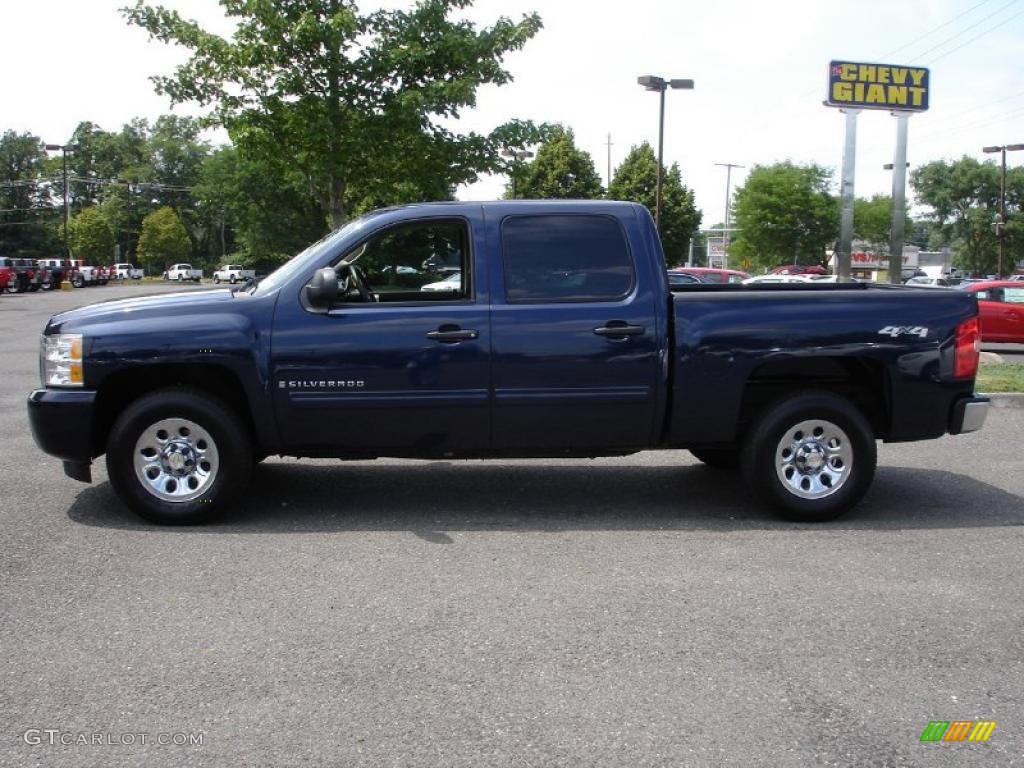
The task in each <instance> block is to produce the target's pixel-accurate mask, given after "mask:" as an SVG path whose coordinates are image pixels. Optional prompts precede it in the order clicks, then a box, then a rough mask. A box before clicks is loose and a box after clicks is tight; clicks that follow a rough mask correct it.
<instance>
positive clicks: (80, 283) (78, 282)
mask: <svg viewBox="0 0 1024 768" xmlns="http://www.w3.org/2000/svg"><path fill="white" fill-rule="evenodd" d="M71 284H72V285H73V286H75V288H84V287H85V278H84V277H82V276H81V275H75V277H74V279H73V280H72V281H71Z"/></svg>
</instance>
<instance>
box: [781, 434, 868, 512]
mask: <svg viewBox="0 0 1024 768" xmlns="http://www.w3.org/2000/svg"><path fill="white" fill-rule="evenodd" d="M775 471H776V473H777V474H778V477H779V481H780V482H781V483H782V484H783V485H784V486H785V488H786V490H788V491H789V492H790V493H792V494H793V495H794V496H797V497H799V498H801V499H821V498H824V497H826V496H831V495H832V494H833V493H835V492H836V491H838V490H839V489H840V488H842V487H843V486H844V485H845V484H846V481H847V480H848V479H849V477H850V473H851V472H852V471H853V446H852V445H851V444H850V438H849V437H847V435H846V433H845V432H844V431H843V430H842V429H841V428H840V427H839V426H837V425H836V424H833V423H832V422H831V421H826V420H825V419H808V420H807V421H801V422H800V423H799V424H794V425H793V426H792V427H790V428H789V429H787V430H786V431H785V432H784V433H783V435H782V438H781V439H780V440H779V443H778V445H777V446H776V448H775Z"/></svg>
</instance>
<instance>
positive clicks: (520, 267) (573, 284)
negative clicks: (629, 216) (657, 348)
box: [501, 214, 635, 304]
mask: <svg viewBox="0 0 1024 768" xmlns="http://www.w3.org/2000/svg"><path fill="white" fill-rule="evenodd" d="M501 242H502V250H503V261H504V272H505V299H506V301H508V302H509V303H513V304H514V303H526V302H567V301H618V300H621V299H624V298H625V297H626V296H628V295H629V293H630V292H631V291H632V290H633V285H634V282H635V272H634V269H633V259H632V256H631V255H630V252H629V246H628V245H627V242H626V235H625V232H623V231H622V227H621V226H620V224H619V223H618V221H616V220H615V219H613V218H611V217H609V216H597V215H558V214H552V215H540V216H509V217H508V218H506V219H505V220H504V221H503V222H502V225H501Z"/></svg>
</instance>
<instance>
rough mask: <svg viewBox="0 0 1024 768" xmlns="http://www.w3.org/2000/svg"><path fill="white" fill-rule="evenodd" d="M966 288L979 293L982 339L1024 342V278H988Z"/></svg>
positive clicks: (965, 289) (965, 288)
mask: <svg viewBox="0 0 1024 768" xmlns="http://www.w3.org/2000/svg"><path fill="white" fill-rule="evenodd" d="M963 290H964V291H968V292H970V293H974V294H977V296H978V316H979V318H980V319H981V340H982V341H990V342H992V341H995V342H1013V343H1015V344H1024V282H1020V281H1017V280H986V281H985V282H981V283H971V284H970V285H968V286H966V287H964V288H963Z"/></svg>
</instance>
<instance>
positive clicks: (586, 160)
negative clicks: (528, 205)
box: [516, 125, 604, 200]
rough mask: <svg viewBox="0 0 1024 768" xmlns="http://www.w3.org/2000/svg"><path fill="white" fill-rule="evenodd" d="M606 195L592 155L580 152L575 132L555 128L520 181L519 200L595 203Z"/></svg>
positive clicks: (518, 186)
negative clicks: (522, 198)
mask: <svg viewBox="0 0 1024 768" xmlns="http://www.w3.org/2000/svg"><path fill="white" fill-rule="evenodd" d="M603 194H604V189H603V188H602V186H601V177H600V176H598V175H597V169H596V168H595V167H594V161H593V159H592V158H591V157H590V153H589V152H584V151H583V150H581V149H577V147H576V137H575V136H574V135H573V132H572V131H571V130H569V129H567V128H564V127H563V126H560V125H559V126H554V127H552V128H551V130H550V132H549V134H548V137H547V138H546V139H545V141H544V143H543V144H541V147H540V149H539V150H537V157H536V158H535V159H534V161H533V162H532V163H530V164H529V166H527V167H526V168H525V169H523V173H522V178H521V180H519V179H517V182H516V197H524V198H534V199H543V198H553V199H560V200H591V199H593V198H597V197H601V196H602V195H603Z"/></svg>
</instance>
